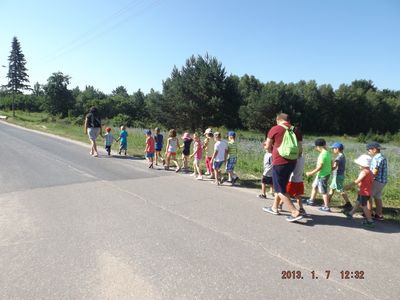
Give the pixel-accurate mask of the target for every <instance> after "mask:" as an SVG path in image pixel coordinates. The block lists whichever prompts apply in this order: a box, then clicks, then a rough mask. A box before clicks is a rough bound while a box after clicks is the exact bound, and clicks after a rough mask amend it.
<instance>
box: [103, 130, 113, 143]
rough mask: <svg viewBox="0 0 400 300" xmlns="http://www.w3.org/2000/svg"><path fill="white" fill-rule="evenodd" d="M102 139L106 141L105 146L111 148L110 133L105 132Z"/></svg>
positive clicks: (111, 138)
mask: <svg viewBox="0 0 400 300" xmlns="http://www.w3.org/2000/svg"><path fill="white" fill-rule="evenodd" d="M104 139H105V140H106V146H111V145H112V143H113V135H112V133H111V132H107V133H106V134H105V135H104Z"/></svg>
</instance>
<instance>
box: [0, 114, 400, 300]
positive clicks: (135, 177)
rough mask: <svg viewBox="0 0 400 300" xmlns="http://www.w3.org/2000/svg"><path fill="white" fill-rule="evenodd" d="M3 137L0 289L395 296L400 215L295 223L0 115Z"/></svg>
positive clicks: (317, 216)
mask: <svg viewBox="0 0 400 300" xmlns="http://www.w3.org/2000/svg"><path fill="white" fill-rule="evenodd" d="M0 140H1V144H0V145H1V146H0V149H1V152H0V153H1V155H0V166H1V169H0V170H1V171H0V270H1V271H0V299H17V298H18V299H39V298H40V299H60V298H63V299H333V298H336V299H398V298H399V292H400V285H399V282H400V273H399V265H400V263H399V261H400V260H399V249H400V233H399V231H400V226H398V225H395V224H389V223H386V222H381V223H379V224H378V225H377V226H376V228H375V229H374V230H366V229H363V228H361V227H360V226H359V223H360V221H361V220H355V221H351V220H346V219H345V218H344V217H343V216H341V215H340V214H335V213H331V214H322V213H320V212H319V211H317V209H316V208H309V209H308V212H309V213H310V214H311V215H312V219H308V220H302V221H301V222H300V223H297V224H292V223H288V222H287V221H286V220H285V217H284V216H273V215H269V214H266V213H265V212H263V211H262V209H261V208H262V207H263V206H264V205H266V204H271V203H272V201H271V200H266V201H265V200H264V201H263V200H260V199H257V198H256V194H257V191H254V190H253V191H252V190H248V189H243V188H239V187H228V186H226V187H225V186H222V187H217V186H214V185H212V184H210V182H209V181H202V182H199V181H196V180H194V178H192V177H190V176H188V175H184V174H175V173H174V172H168V171H163V170H158V169H154V170H151V169H148V168H147V167H146V164H145V163H144V162H143V160H137V159H133V158H131V157H127V158H125V157H122V158H118V157H107V156H106V155H105V154H104V152H103V153H102V155H100V157H99V158H93V157H90V156H89V146H88V145H85V144H81V143H77V142H71V141H68V140H64V139H60V138H55V137H52V136H48V135H44V134H39V133H35V132H32V131H29V130H23V129H20V128H17V127H15V126H10V125H7V124H5V123H4V122H0ZM143 143H144V141H143ZM260 163H261V162H260ZM286 271H290V275H292V271H295V273H294V275H295V276H297V277H298V278H296V279H282V276H283V275H282V274H283V272H286ZM327 271H329V272H327ZM341 271H344V272H345V271H349V273H348V274H346V273H342V274H343V275H344V276H346V275H348V279H342V274H341ZM356 271H357V273H356ZM350 272H353V273H350ZM328 273H329V278H328V279H327V276H328ZM286 275H288V274H287V273H286ZM355 277H362V278H363V279H362V278H358V279H357V278H355Z"/></svg>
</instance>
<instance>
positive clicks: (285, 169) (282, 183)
mask: <svg viewBox="0 0 400 300" xmlns="http://www.w3.org/2000/svg"><path fill="white" fill-rule="evenodd" d="M295 167H296V163H290V164H286V165H277V166H272V185H273V186H274V189H275V192H276V193H282V194H286V186H287V184H288V182H289V178H290V174H292V172H293V170H294V168H295Z"/></svg>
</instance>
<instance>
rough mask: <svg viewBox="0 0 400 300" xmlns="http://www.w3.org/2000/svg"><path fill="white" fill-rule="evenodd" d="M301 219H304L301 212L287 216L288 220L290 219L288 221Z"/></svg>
mask: <svg viewBox="0 0 400 300" xmlns="http://www.w3.org/2000/svg"><path fill="white" fill-rule="evenodd" d="M301 219H303V215H302V214H300V213H299V214H298V215H297V216H296V217H293V216H288V217H287V218H286V221H288V222H296V221H298V220H301Z"/></svg>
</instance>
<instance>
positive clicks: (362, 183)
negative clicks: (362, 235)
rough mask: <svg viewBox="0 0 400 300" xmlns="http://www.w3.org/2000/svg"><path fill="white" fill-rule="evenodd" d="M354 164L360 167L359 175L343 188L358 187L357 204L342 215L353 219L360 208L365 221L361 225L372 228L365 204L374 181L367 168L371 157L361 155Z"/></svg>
mask: <svg viewBox="0 0 400 300" xmlns="http://www.w3.org/2000/svg"><path fill="white" fill-rule="evenodd" d="M354 162H355V163H356V164H357V165H359V167H360V174H359V175H358V177H357V179H356V180H354V182H352V183H350V184H348V185H346V186H345V189H350V188H351V187H352V186H354V185H357V186H358V196H357V203H356V205H355V206H354V208H353V209H352V210H351V211H350V212H344V214H345V215H346V216H347V217H348V218H349V219H351V218H353V214H354V212H355V211H356V210H357V209H358V208H359V207H360V206H361V208H362V210H363V212H364V215H365V218H366V221H364V222H363V223H362V225H364V226H365V227H370V228H371V227H374V222H373V221H372V217H371V212H370V210H369V209H368V208H367V202H368V199H369V197H370V196H371V190H372V183H373V181H374V175H373V174H372V172H371V170H370V169H369V166H370V164H371V157H370V156H369V155H367V154H362V155H361V156H360V157H358V158H357V159H355V160H354Z"/></svg>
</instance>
